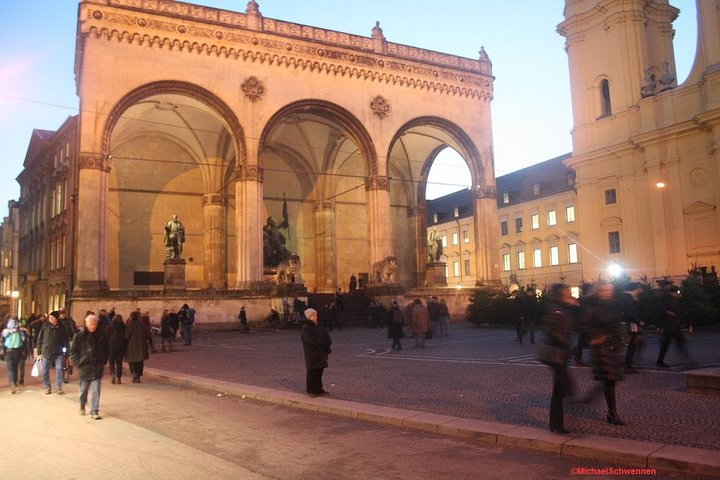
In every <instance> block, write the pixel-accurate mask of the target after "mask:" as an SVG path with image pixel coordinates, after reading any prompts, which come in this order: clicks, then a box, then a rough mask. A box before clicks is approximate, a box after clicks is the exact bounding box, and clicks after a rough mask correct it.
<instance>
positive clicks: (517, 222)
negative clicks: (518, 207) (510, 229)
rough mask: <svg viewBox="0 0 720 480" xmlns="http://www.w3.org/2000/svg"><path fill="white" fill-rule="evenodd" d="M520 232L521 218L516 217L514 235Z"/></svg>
mask: <svg viewBox="0 0 720 480" xmlns="http://www.w3.org/2000/svg"><path fill="white" fill-rule="evenodd" d="M522 231H523V225H522V217H518V218H516V219H515V233H520V232H522Z"/></svg>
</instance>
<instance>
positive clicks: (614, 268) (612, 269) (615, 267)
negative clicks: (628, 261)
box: [607, 263, 623, 278]
mask: <svg viewBox="0 0 720 480" xmlns="http://www.w3.org/2000/svg"><path fill="white" fill-rule="evenodd" d="M607 271H608V275H610V277H612V278H617V277H619V276H620V275H622V273H623V268H622V267H621V266H620V265H619V264H617V263H611V264H610V265H609V266H608V269H607Z"/></svg>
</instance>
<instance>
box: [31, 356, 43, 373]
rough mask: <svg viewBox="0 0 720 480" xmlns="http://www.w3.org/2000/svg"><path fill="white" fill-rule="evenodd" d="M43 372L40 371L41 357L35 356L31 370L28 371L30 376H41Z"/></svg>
mask: <svg viewBox="0 0 720 480" xmlns="http://www.w3.org/2000/svg"><path fill="white" fill-rule="evenodd" d="M42 374H43V372H42V359H41V358H39V357H38V358H37V359H36V360H35V363H34V364H33V368H32V371H31V372H30V376H31V377H41V376H42Z"/></svg>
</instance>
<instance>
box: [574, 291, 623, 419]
mask: <svg viewBox="0 0 720 480" xmlns="http://www.w3.org/2000/svg"><path fill="white" fill-rule="evenodd" d="M614 290H615V287H613V285H612V284H609V283H597V284H595V286H594V287H593V291H591V292H590V298H589V299H588V302H587V304H585V305H584V306H583V312H582V314H581V321H580V325H581V328H582V329H583V330H584V331H585V332H586V334H587V337H588V338H589V339H590V341H589V346H590V359H591V365H592V370H593V378H594V379H595V380H597V381H598V382H599V383H598V385H597V386H596V387H595V388H594V389H593V390H592V391H591V392H590V393H589V395H587V396H586V397H585V399H584V400H583V401H584V402H586V403H589V402H591V401H593V400H594V398H596V396H597V395H598V394H599V392H600V390H602V391H603V394H604V396H605V403H606V404H607V422H608V423H611V424H614V425H625V422H623V421H622V420H621V419H620V417H619V415H618V413H617V400H616V395H615V387H616V384H617V382H618V381H620V380H622V379H623V360H624V354H625V352H624V351H623V345H624V343H623V338H622V335H621V334H620V315H619V314H618V312H617V309H616V305H615V303H614V301H613V293H614Z"/></svg>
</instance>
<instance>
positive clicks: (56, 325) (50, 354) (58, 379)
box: [35, 311, 70, 395]
mask: <svg viewBox="0 0 720 480" xmlns="http://www.w3.org/2000/svg"><path fill="white" fill-rule="evenodd" d="M69 347H70V339H69V338H68V333H67V330H66V328H65V326H64V325H61V324H60V313H59V312H57V311H54V312H51V313H50V315H49V316H48V321H47V322H45V324H44V325H43V326H42V329H40V333H38V338H37V343H36V344H35V356H36V357H40V358H41V360H42V372H43V373H42V381H43V387H44V388H45V394H46V395H49V394H50V393H51V392H52V390H51V388H50V366H51V365H54V366H55V372H56V375H55V388H56V389H57V393H58V395H62V394H63V389H62V385H63V361H64V358H63V354H64V353H65V352H66V351H67V349H68V348H69Z"/></svg>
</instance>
